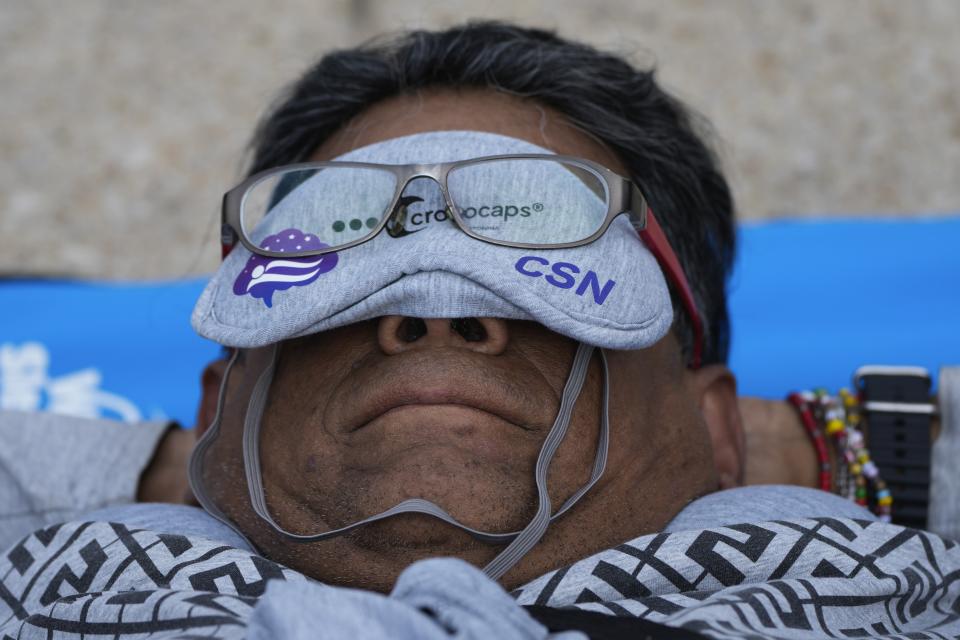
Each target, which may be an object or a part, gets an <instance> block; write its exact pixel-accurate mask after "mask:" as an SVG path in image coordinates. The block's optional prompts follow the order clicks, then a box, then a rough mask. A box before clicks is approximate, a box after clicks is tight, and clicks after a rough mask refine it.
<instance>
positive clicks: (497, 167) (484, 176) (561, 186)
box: [447, 158, 607, 244]
mask: <svg viewBox="0 0 960 640" xmlns="http://www.w3.org/2000/svg"><path fill="white" fill-rule="evenodd" d="M447 189H448V190H449V193H450V198H451V199H452V200H453V201H454V203H455V204H456V206H457V209H458V211H459V213H460V218H461V220H462V221H463V223H464V225H465V226H466V227H467V228H468V229H470V230H471V231H473V232H474V233H476V234H477V235H480V236H483V237H485V238H490V239H492V240H501V241H505V242H523V243H531V244H562V243H567V242H576V241H578V240H583V239H585V238H588V237H589V236H591V235H592V234H594V233H596V231H598V230H599V229H600V227H601V225H602V224H603V221H604V219H605V218H606V214H607V189H606V183H605V182H604V181H603V180H602V179H601V178H600V177H599V176H597V175H596V174H595V173H594V172H593V171H591V170H590V169H588V168H586V167H583V166H581V165H578V164H573V163H569V162H560V161H556V160H546V159H531V158H512V159H504V160H488V161H484V162H477V163H473V164H468V165H464V166H462V167H457V168H455V169H453V170H452V171H450V173H449V174H448V176H447Z"/></svg>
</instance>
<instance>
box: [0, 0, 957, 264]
mask: <svg viewBox="0 0 960 640" xmlns="http://www.w3.org/2000/svg"><path fill="white" fill-rule="evenodd" d="M467 17H488V18H503V19H514V20H518V21H520V22H522V23H524V24H528V25H537V26H546V27H550V28H557V29H559V31H560V32H561V33H562V34H565V35H568V36H573V37H578V38H581V39H585V40H587V41H589V42H591V43H593V44H596V45H599V46H602V47H606V48H612V49H615V50H620V51H627V52H630V53H631V56H632V59H633V60H634V61H635V62H637V63H638V64H642V65H649V64H653V63H656V64H657V66H658V67H659V69H660V77H661V79H662V81H663V82H664V83H665V85H666V86H667V87H669V88H671V89H672V90H673V91H674V92H675V93H677V94H678V95H679V96H680V97H681V98H684V99H686V100H687V101H688V102H689V103H691V104H692V105H694V106H695V107H696V108H697V109H699V110H700V111H701V112H702V113H704V114H705V115H707V116H708V117H709V118H710V119H711V120H712V121H713V122H714V124H715V126H716V129H717V131H718V133H719V136H720V149H721V154H722V157H723V159H724V162H725V166H726V167H727V171H728V173H729V175H730V177H731V180H732V182H733V185H734V189H735V193H736V196H737V200H738V202H739V209H740V212H741V215H742V217H743V218H771V217H778V216H793V215H809V214H821V213H831V214H841V215H859V214H862V213H881V214H888V213H898V212H901V213H902V212H909V213H924V214H926V213H930V214H939V213H945V212H956V211H958V210H960V180H958V176H960V82H958V79H960V38H958V37H957V35H956V34H957V30H958V27H960V2H955V1H954V0H915V1H911V2H903V1H902V0H845V1H843V2H837V1H835V0H789V1H787V0H784V1H782V2H770V1H766V0H727V1H719V0H718V1H713V2H710V1H707V0H681V1H674V2H669V3H667V2H657V1H654V0H616V1H613V0H610V1H603V0H595V1H593V2H588V1H586V0H581V1H579V2H574V1H569V0H568V1H565V2H537V1H534V0H485V1H484V2H482V3H469V2H464V1H462V0H446V1H443V2H441V1H440V0H430V1H427V0H415V1H409V2H401V1H397V0H395V1H392V2H374V1H373V0H353V1H347V0H339V1H334V0H273V1H271V2H269V3H265V2H255V1H253V0H235V1H233V2H228V1H226V0H208V1H201V0H190V1H187V0H169V1H164V2H147V1H142V2H135V1H133V0H130V1H124V2H121V1H119V0H77V1H70V2H67V1H56V0H5V1H4V2H2V3H0V86H2V87H3V91H2V94H0V158H2V165H0V166H2V171H0V275H11V274H71V275H79V276H84V277H98V278H109V279H134V278H166V277H180V276H184V275H187V274H196V273H204V272H208V271H209V270H211V269H212V268H214V267H215V265H216V263H217V258H218V256H217V248H216V235H217V230H216V220H217V216H218V209H219V203H220V197H221V195H222V193H223V192H224V191H225V190H226V189H227V188H228V187H230V186H232V185H233V184H234V183H235V182H236V181H237V180H238V179H239V177H240V176H241V175H242V169H243V160H244V158H243V153H244V147H245V144H246V142H247V140H248V137H249V135H250V132H251V130H252V127H253V124H254V122H255V121H256V118H257V117H258V115H259V114H261V113H262V112H263V110H264V108H265V107H266V105H267V104H268V102H269V101H270V99H271V97H272V96H274V94H275V92H276V91H277V90H278V89H280V88H281V87H282V86H283V85H285V84H286V83H288V82H290V81H291V80H293V79H294V77H295V76H296V75H297V73H298V72H299V71H300V70H302V69H303V68H304V67H305V66H306V65H307V64H308V63H309V62H310V61H311V60H313V59H314V58H315V57H316V56H318V55H319V54H320V53H321V52H323V51H325V50H327V49H329V48H332V47H338V46H347V45H350V44H353V43H356V42H359V41H360V40H362V39H365V38H367V37H370V36H372V35H374V34H377V33H380V32H382V31H384V30H395V29H400V28H405V27H417V26H440V25H448V24H451V23H454V22H458V21H460V20H461V19H464V18H467Z"/></svg>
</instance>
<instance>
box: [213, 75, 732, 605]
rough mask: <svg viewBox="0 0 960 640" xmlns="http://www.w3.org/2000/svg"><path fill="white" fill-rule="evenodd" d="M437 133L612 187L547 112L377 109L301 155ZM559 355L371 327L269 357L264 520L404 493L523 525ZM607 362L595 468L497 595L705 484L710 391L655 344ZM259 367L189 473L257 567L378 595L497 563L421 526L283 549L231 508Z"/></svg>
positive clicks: (339, 510) (292, 518)
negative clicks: (415, 568) (602, 463)
mask: <svg viewBox="0 0 960 640" xmlns="http://www.w3.org/2000/svg"><path fill="white" fill-rule="evenodd" d="M444 129H472V130H483V131H490V132H494V133H500V134H504V135H509V136H513V137H517V138H523V139H526V140H529V141H530V142H533V143H534V144H538V145H541V146H544V147H547V148H550V149H552V150H553V151H555V152H557V153H560V154H566V155H573V156H580V157H584V158H588V159H591V160H595V161H597V162H600V163H602V164H604V165H606V166H608V167H610V168H611V169H613V170H615V171H617V172H619V173H621V174H626V173H627V172H626V171H625V170H624V168H623V167H622V165H621V164H620V162H619V161H618V159H617V158H616V156H615V155H613V154H612V153H611V152H609V151H608V150H606V149H605V148H604V147H603V146H601V145H600V144H598V143H597V142H595V141H594V140H593V139H591V138H590V137H588V136H587V135H585V134H583V133H582V132H581V131H579V130H578V129H576V128H574V127H573V126H571V125H570V124H569V123H567V122H566V121H565V120H564V119H563V118H562V116H560V115H558V114H556V113H554V112H552V111H550V110H548V109H544V108H541V107H538V106H536V105H534V104H532V103H529V102H524V101H521V100H519V99H516V98H512V97H509V96H504V95H502V94H498V93H495V92H492V91H479V90H478V91H469V92H453V91H444V92H432V93H421V94H418V95H417V96H410V97H402V98H395V99H391V100H388V101H384V102H383V103H380V104H378V105H376V106H375V107H373V108H371V109H370V110H368V111H367V112H365V113H364V114H363V115H362V116H360V117H359V118H358V119H356V120H355V121H354V122H351V123H350V124H349V125H348V126H346V127H344V128H343V129H342V130H341V131H340V132H339V133H338V134H336V135H335V136H333V137H332V138H331V139H330V140H328V141H327V143H325V144H324V145H323V146H322V147H321V148H320V149H318V150H317V151H316V153H315V154H314V159H316V160H323V159H329V158H331V157H334V156H337V155H340V154H342V153H345V152H347V151H349V150H350V149H353V148H357V147H360V146H365V145H368V144H372V143H375V142H378V141H381V140H386V139H390V138H394V137H398V136H402V135H408V134H412V133H419V132H423V131H431V130H444ZM624 258H625V259H628V257H624ZM464 259H465V260H468V259H469V256H464ZM575 351H576V343H575V342H574V341H572V340H570V339H568V338H566V337H563V336H560V335H558V334H556V333H554V332H552V331H550V330H548V329H546V328H545V327H543V326H541V325H539V324H536V323H533V322H524V321H512V320H510V321H508V320H503V319H498V318H474V319H467V320H463V321H457V322H451V321H450V320H439V319H429V318H407V317H400V316H387V317H383V318H379V319H376V320H371V321H366V322H362V323H358V324H354V325H350V326H347V327H343V328H340V329H336V330H332V331H327V332H324V333H320V334H316V335H312V336H308V337H305V338H300V339H297V340H290V341H287V342H285V343H283V344H282V346H281V349H280V355H279V361H278V366H277V371H276V375H275V377H274V381H273V384H272V386H271V388H270V395H269V403H268V406H267V408H266V411H265V413H264V416H263V421H262V430H261V443H260V446H261V460H262V465H263V481H264V487H265V494H266V497H267V502H268V505H269V509H270V511H271V513H272V515H273V517H274V518H275V519H276V520H277V521H278V522H279V523H280V524H281V525H282V526H283V527H284V528H285V529H287V530H289V531H293V532H296V533H302V534H312V533H319V532H323V531H328V530H330V529H335V528H339V527H342V526H344V525H346V524H349V523H352V522H356V521H358V520H361V519H363V518H366V517H368V516H371V515H373V514H376V513H379V512H381V511H383V510H385V509H387V508H389V507H391V506H393V505H395V504H397V503H399V502H401V501H403V500H405V499H407V498H413V497H419V498H425V499H427V500H431V501H433V502H435V503H436V504H438V505H440V506H441V507H443V508H444V509H445V510H446V511H447V512H448V513H450V514H451V515H452V516H453V517H455V518H456V519H457V520H459V521H460V522H462V523H463V524H465V525H467V526H470V527H473V528H476V529H481V530H484V531H496V532H507V531H516V530H519V529H521V528H523V526H524V525H525V524H526V523H527V522H528V521H529V519H530V518H531V516H532V515H533V512H534V511H535V509H536V489H535V485H534V480H533V472H534V464H535V461H536V458H537V454H538V453H539V451H540V448H541V446H542V445H543V441H544V438H545V437H546V434H547V431H548V430H549V429H550V427H551V425H552V424H553V422H554V419H555V418H556V415H557V411H558V409H559V404H560V397H561V395H562V390H563V386H564V383H565V381H566V378H567V375H568V373H569V370H570V365H571V362H572V359H573V355H574V353H575ZM608 356H609V360H610V385H611V386H610V397H611V404H610V422H611V445H610V456H609V461H608V466H607V471H606V473H605V475H604V477H603V478H602V479H601V481H600V482H599V483H598V484H597V485H596V486H595V487H594V489H593V490H592V491H591V492H590V493H588V494H587V496H586V497H585V498H584V499H583V500H582V501H581V502H580V503H579V504H578V506H576V507H575V508H574V509H573V510H572V511H571V512H570V513H569V514H567V515H565V516H564V517H563V518H561V519H560V520H559V521H558V522H557V523H555V524H554V525H552V526H551V527H550V528H549V530H548V531H547V534H546V536H545V537H544V538H543V540H542V541H541V543H540V544H539V545H538V546H536V547H535V548H534V549H533V550H532V551H531V552H530V553H529V554H528V555H527V556H526V557H525V558H524V559H523V561H521V563H520V564H518V565H517V566H516V567H515V568H514V569H513V570H511V571H510V572H509V573H508V574H507V575H506V576H505V577H504V582H505V584H507V585H508V586H516V585H519V584H521V583H522V582H524V581H526V580H529V579H532V578H534V577H536V576H537V575H540V574H542V573H544V572H546V571H549V570H550V569H553V568H556V567H557V566H561V565H563V564H566V563H568V562H571V561H573V560H576V559H578V558H580V557H583V556H585V555H588V554H590V553H593V552H596V551H599V550H601V549H604V548H607V547H609V546H612V545H615V544H617V543H619V542H623V541H624V540H627V539H629V538H631V537H634V536H637V535H640V534H642V533H645V532H649V531H652V530H657V529H658V528H659V527H662V526H663V525H664V524H665V523H666V522H667V521H668V520H669V519H670V518H671V517H672V516H673V515H675V513H676V512H677V511H678V510H679V509H680V508H682V506H683V505H684V504H686V503H687V502H689V500H691V499H693V498H695V497H697V496H699V495H702V494H704V493H707V492H709V491H711V490H713V489H715V488H716V487H717V484H718V482H717V473H716V470H715V468H714V459H713V455H712V453H711V444H710V439H711V435H710V433H708V429H707V426H705V421H704V416H703V412H702V411H701V408H702V406H703V404H704V397H705V394H704V390H705V389H706V388H708V387H709V384H707V383H708V382H710V381H711V380H717V379H720V380H723V379H726V378H725V376H724V375H722V374H721V375H718V376H714V377H712V378H711V377H709V376H705V375H704V374H703V373H697V374H694V373H690V372H688V371H687V370H686V369H685V367H684V363H683V362H682V359H681V355H680V349H679V345H678V344H677V342H676V340H675V338H674V337H673V335H672V334H668V336H667V337H665V338H664V339H663V340H661V341H660V342H659V343H658V344H656V345H654V346H653V347H651V348H649V349H645V350H642V351H633V352H608ZM268 359H269V353H268V351H267V350H252V351H248V352H246V353H245V354H244V356H243V357H242V358H241V359H240V361H239V362H238V364H237V366H236V367H235V373H234V374H233V375H232V376H231V379H230V384H229V386H228V390H227V395H226V404H225V407H224V417H223V423H222V427H221V428H222V430H223V435H222V436H221V437H220V438H219V439H218V442H217V444H216V445H215V447H214V448H213V450H212V453H211V456H213V460H215V462H214V463H212V464H211V463H210V462H208V464H207V472H206V473H207V477H206V482H207V484H208V486H209V487H210V488H211V492H212V494H213V496H214V497H215V499H216V500H217V501H218V503H220V504H221V505H222V507H223V509H224V511H225V512H226V513H227V514H228V515H230V516H231V518H233V519H234V520H235V521H236V522H238V523H239V524H240V526H241V527H242V528H243V529H244V530H245V532H247V534H248V535H249V537H250V538H251V539H252V540H253V541H254V542H255V543H256V544H257V545H258V546H259V547H260V548H261V549H262V550H264V552H265V553H267V555H269V556H270V557H272V558H274V559H276V560H278V561H280V562H283V563H284V564H286V565H288V566H291V567H293V568H296V569H299V570H301V571H303V572H304V573H306V574H308V575H310V576H312V577H315V578H317V579H320V580H323V581H326V582H331V583H337V584H346V585H350V586H360V587H366V588H373V589H379V590H387V589H389V588H390V586H391V585H392V583H393V581H394V579H395V577H396V575H397V574H398V573H399V572H400V571H401V570H402V569H403V568H404V567H405V566H407V565H408V564H409V563H410V562H413V561H415V560H417V559H419V558H423V557H428V556H436V555H455V556H459V557H462V558H464V559H466V560H468V561H470V562H473V563H475V564H477V565H483V564H485V563H486V562H488V561H489V560H491V559H492V558H493V557H494V556H495V555H496V554H497V553H498V552H499V551H500V550H501V549H502V547H501V546H494V545H489V544H485V543H481V542H478V541H476V540H475V539H473V538H472V537H470V536H469V535H468V534H466V533H464V532H462V531H460V530H458V529H455V528H453V527H450V526H448V525H446V524H444V523H442V522H440V521H438V520H436V519H434V518H431V517H430V516H426V515H422V514H403V515H400V516H396V517H393V518H389V519H387V520H384V521H380V522H377V523H374V524H371V525H366V526H363V527H360V528H359V529H357V530H354V531H353V532H350V533H348V534H346V535H343V536H340V537H338V538H335V539H333V540H330V541H324V542H313V543H297V542H292V541H289V540H287V539H285V538H283V537H282V536H280V535H279V534H276V533H275V532H273V531H272V530H271V529H270V528H269V527H267V526H266V525H265V523H264V522H262V521H261V520H260V519H259V518H257V517H256V516H255V515H253V513H252V511H251V509H250V506H249V500H248V498H247V489H246V483H245V481H244V480H243V478H244V475H243V468H242V462H241V456H240V433H241V431H242V424H243V418H244V415H245V411H246V405H247V400H248V398H249V397H250V391H251V389H252V386H253V383H254V381H255V379H256V377H257V375H258V374H259V373H260V372H261V371H262V370H263V368H264V367H265V366H266V364H267V361H268ZM708 378H709V379H708ZM601 390H602V377H601V369H600V366H599V360H598V358H597V356H596V355H595V356H594V360H593V362H592V363H591V365H590V369H589V373H588V377H587V382H586V385H585V387H584V390H583V393H582V394H581V396H580V399H579V401H578V402H577V404H576V407H575V411H574V414H573V418H572V420H571V423H570V428H569V431H568V434H567V436H566V438H565V440H564V441H563V443H562V444H561V446H560V448H559V450H558V453H557V455H556V457H555V458H554V462H553V464H552V467H551V473H550V475H549V482H548V486H549V492H550V496H551V501H552V503H553V505H554V510H556V508H557V507H558V505H560V504H562V503H563V502H564V500H566V499H567V498H568V497H569V496H570V495H571V494H572V493H573V492H574V491H576V490H577V489H578V488H579V487H580V486H582V485H583V484H585V482H586V481H587V479H588V478H589V475H590V469H591V466H592V464H593V460H594V456H595V455H596V446H597V436H598V432H599V424H600V412H601ZM729 391H730V393H729V394H728V395H730V396H731V398H732V397H733V393H732V389H730V390H729ZM707 422H709V420H708V421H707ZM711 433H712V431H711ZM714 439H715V440H716V437H714Z"/></svg>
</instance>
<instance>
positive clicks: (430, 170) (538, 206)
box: [221, 154, 702, 367]
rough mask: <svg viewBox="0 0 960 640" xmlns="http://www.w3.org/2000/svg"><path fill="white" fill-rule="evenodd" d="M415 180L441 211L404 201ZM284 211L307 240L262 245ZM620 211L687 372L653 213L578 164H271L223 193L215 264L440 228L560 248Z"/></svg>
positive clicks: (632, 189) (571, 160) (615, 183)
mask: <svg viewBox="0 0 960 640" xmlns="http://www.w3.org/2000/svg"><path fill="white" fill-rule="evenodd" d="M424 182H427V183H428V184H429V183H430V182H432V183H435V184H436V185H439V188H440V191H441V193H442V196H443V201H444V203H445V206H444V207H442V208H440V209H435V210H432V211H430V210H427V211H419V210H417V207H416V206H415V205H416V203H418V202H422V201H423V199H422V198H420V197H418V196H416V195H410V194H411V192H416V191H417V187H422V186H423V183H424ZM294 194H296V197H292V196H294ZM405 194H406V195H405ZM345 207H347V208H345ZM291 211H292V215H294V216H295V217H296V219H297V221H298V224H299V225H300V230H301V231H302V232H303V234H304V238H306V239H311V242H307V243H302V242H301V243H299V244H297V245H294V246H290V247H286V246H273V247H270V246H263V244H265V243H263V240H264V239H265V238H266V236H267V235H269V233H268V232H267V230H266V229H267V227H268V226H269V225H268V223H267V222H266V221H267V216H268V214H276V213H277V212H280V213H281V214H284V213H289V212H291ZM624 213H626V214H628V215H629V216H630V219H631V223H632V225H633V227H634V228H635V229H636V230H637V232H638V234H639V235H640V237H641V238H642V239H643V241H644V242H645V244H646V245H647V247H648V248H649V249H650V251H651V253H653V254H654V256H655V257H656V258H657V260H658V261H659V263H660V266H661V268H662V269H663V270H664V272H665V273H666V275H667V277H668V278H669V279H670V280H671V281H672V283H673V284H674V286H675V288H676V289H677V291H678V293H679V294H680V297H681V301H682V303H683V305H684V307H685V309H686V311H687V312H688V314H689V315H690V317H691V323H692V326H693V330H694V334H695V346H694V353H693V357H692V363H693V364H692V366H694V367H696V366H699V361H700V353H701V343H702V324H701V321H700V316H699V313H698V312H697V309H696V305H695V304H694V301H693V295H692V293H691V291H690V287H689V284H688V282H687V279H686V276H685V275H684V273H683V269H682V268H681V267H680V262H679V260H677V257H676V255H675V254H674V252H673V249H672V248H671V247H670V244H669V242H668V241H667V239H666V236H665V235H664V234H663V231H662V230H661V228H660V225H659V224H658V223H657V220H656V218H655V217H654V215H653V212H652V211H651V210H650V209H649V207H648V206H647V202H646V200H645V199H644V197H643V195H642V194H641V192H640V190H639V189H638V188H637V186H636V185H635V184H634V183H633V182H632V181H631V180H629V179H627V178H624V177H623V176H621V175H619V174H617V173H615V172H613V171H611V170H610V169H608V168H606V167H604V166H603V165H600V164H598V163H596V162H592V161H590V160H586V159H584V158H577V157H571V156H561V155H551V154H510V155H496V156H484V157H481V158H472V159H469V160H461V161H457V162H445V163H438V164H374V163H368V162H343V161H329V162H304V163H298V164H292V165H286V166H282V167H276V168H273V169H268V170H266V171H262V172H260V173H257V174H254V175H252V176H250V177H249V178H247V179H246V180H244V181H243V182H241V183H240V184H239V185H237V186H236V187H234V188H233V189H231V190H230V191H228V192H227V193H226V194H225V195H224V197H223V211H222V225H221V242H222V246H223V255H224V257H226V254H227V253H229V252H230V250H232V249H233V247H234V246H235V245H236V243H237V241H239V242H240V243H241V244H242V245H243V246H244V247H246V248H247V249H248V250H249V251H251V252H252V253H255V254H258V255H261V256H264V257H269V258H283V259H286V260H291V259H297V258H307V257H313V256H319V255H323V254H327V253H332V252H335V251H344V250H346V249H350V248H352V247H355V246H357V245H360V244H363V243H365V242H368V241H370V240H372V239H373V238H374V237H376V236H377V234H379V233H381V232H382V231H383V230H384V229H386V231H387V233H388V234H390V235H391V236H393V237H402V236H404V235H408V234H411V233H416V232H418V231H420V230H422V229H424V228H426V227H427V226H429V225H432V224H444V223H450V224H453V225H455V226H456V227H457V228H459V229H460V230H461V231H462V232H463V233H466V234H467V235H468V236H470V237H472V238H475V239H476V240H480V241H482V242H488V243H491V244H495V245H500V246H505V247H515V248H524V249H526V248H529V249H563V248H571V247H579V246H583V245H587V244H590V243H591V242H593V241H595V240H597V239H598V238H600V237H601V236H602V235H603V234H604V233H605V232H606V231H607V229H608V228H609V226H610V224H611V223H612V222H613V221H614V220H615V219H616V218H617V217H618V216H619V215H621V214H624ZM313 240H315V242H314V241H313Z"/></svg>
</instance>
